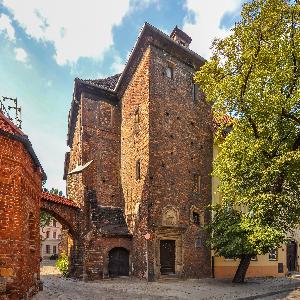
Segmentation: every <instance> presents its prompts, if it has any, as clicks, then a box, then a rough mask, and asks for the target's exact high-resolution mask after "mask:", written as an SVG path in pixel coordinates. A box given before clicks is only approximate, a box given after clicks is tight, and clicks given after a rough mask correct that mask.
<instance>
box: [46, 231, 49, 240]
mask: <svg viewBox="0 0 300 300" xmlns="http://www.w3.org/2000/svg"><path fill="white" fill-rule="evenodd" d="M49 237H50V231H46V239H49Z"/></svg>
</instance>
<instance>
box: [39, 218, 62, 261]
mask: <svg viewBox="0 0 300 300" xmlns="http://www.w3.org/2000/svg"><path fill="white" fill-rule="evenodd" d="M61 231H62V225H61V224H60V223H59V222H58V221H56V220H55V219H52V220H51V222H50V224H49V225H48V226H45V227H44V228H42V227H41V228H40V235H41V257H42V258H49V257H50V256H52V255H53V254H59V252H58V251H59V250H58V247H59V244H60V242H61Z"/></svg>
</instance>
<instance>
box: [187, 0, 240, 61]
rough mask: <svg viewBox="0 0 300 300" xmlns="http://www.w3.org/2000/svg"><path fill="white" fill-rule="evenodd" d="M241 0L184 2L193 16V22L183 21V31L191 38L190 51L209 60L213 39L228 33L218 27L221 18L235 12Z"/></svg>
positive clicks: (193, 0) (196, 0)
mask: <svg viewBox="0 0 300 300" xmlns="http://www.w3.org/2000/svg"><path fill="white" fill-rule="evenodd" d="M242 2H244V1H243V0H210V1H205V0H186V6H187V8H188V10H189V11H191V12H193V13H194V14H195V22H191V20H189V19H188V18H186V19H185V22H184V26H183V30H184V31H185V32H186V33H187V34H188V35H190V36H191V37H192V38H193V41H192V43H191V49H193V50H194V51H196V52H197V53H198V54H200V55H201V56H203V57H204V58H209V56H210V54H211V52H210V49H209V48H210V46H211V44H212V42H213V40H214V39H215V38H224V37H225V36H227V35H228V34H229V33H230V31H229V30H228V29H225V28H221V27H220V22H221V20H222V17H223V16H224V15H225V14H226V13H228V12H234V11H236V10H237V9H238V8H239V6H240V4H241V3H242Z"/></svg>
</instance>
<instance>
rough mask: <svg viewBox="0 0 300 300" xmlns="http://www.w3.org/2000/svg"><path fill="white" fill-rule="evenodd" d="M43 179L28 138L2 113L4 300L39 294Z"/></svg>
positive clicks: (0, 277)
mask: <svg viewBox="0 0 300 300" xmlns="http://www.w3.org/2000/svg"><path fill="white" fill-rule="evenodd" d="M42 180H46V175H45V173H44V172H43V169H42V167H41V165H40V163H39V161H38V159H37V157H36V155H35V153H34V151H33V149H32V147H31V144H30V142H29V140H28V137H27V136H26V135H25V134H24V133H23V132H22V131H21V130H20V129H19V128H17V127H16V126H15V125H14V124H13V123H12V122H11V121H10V120H9V119H8V118H6V116H4V115H3V114H2V112H1V111H0V220H1V221H0V299H27V297H30V296H32V295H33V294H34V293H36V292H37V291H38V288H39V283H40V240H39V220H40V197H41V187H42Z"/></svg>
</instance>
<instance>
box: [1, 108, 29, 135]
mask: <svg viewBox="0 0 300 300" xmlns="http://www.w3.org/2000/svg"><path fill="white" fill-rule="evenodd" d="M0 129H1V130H3V131H5V132H8V133H11V134H18V135H25V134H24V133H23V132H22V130H21V129H19V128H18V127H17V126H16V125H15V124H14V123H13V122H12V121H10V120H9V119H8V118H7V117H6V116H5V115H4V114H3V113H2V112H1V111H0Z"/></svg>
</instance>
